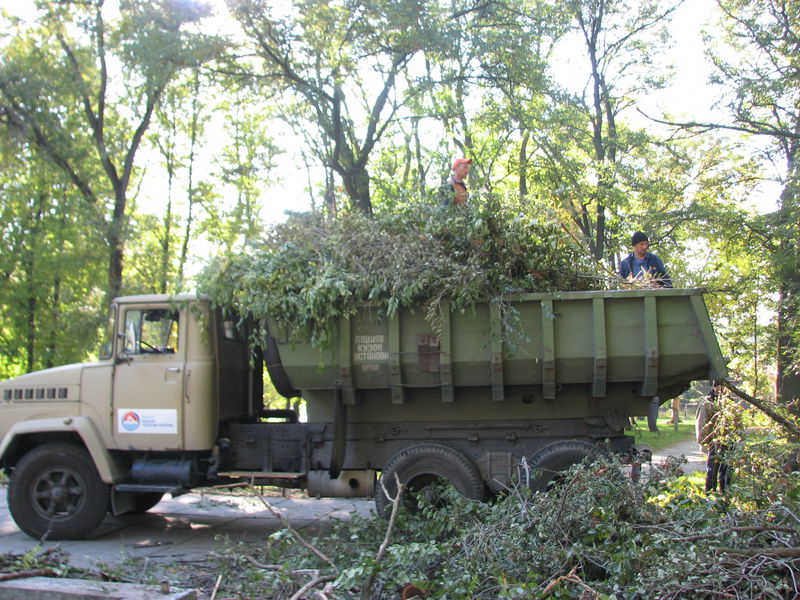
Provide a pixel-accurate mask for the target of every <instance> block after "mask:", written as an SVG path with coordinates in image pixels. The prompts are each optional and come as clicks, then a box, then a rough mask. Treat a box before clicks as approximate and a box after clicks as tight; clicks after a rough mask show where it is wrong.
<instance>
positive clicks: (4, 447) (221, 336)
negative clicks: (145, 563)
mask: <svg viewBox="0 0 800 600" xmlns="http://www.w3.org/2000/svg"><path fill="white" fill-rule="evenodd" d="M217 317H219V319H218V318H217ZM247 333H248V332H247V331H245V330H244V329H243V328H242V327H237V323H236V322H234V321H233V320H224V319H222V318H221V315H220V314H219V313H215V312H214V311H212V310H211V308H210V302H209V301H208V299H207V298H197V297H194V296H177V297H167V296H128V297H122V298H119V299H117V300H115V301H114V303H113V305H112V307H111V316H110V319H109V323H108V329H107V332H106V336H105V340H104V343H103V345H102V349H101V352H100V356H99V358H98V360H97V361H96V362H92V363H84V364H74V365H67V366H62V367H57V368H53V369H47V370H44V371H39V372H35V373H29V374H26V375H22V376H20V377H16V378H14V379H11V380H8V381H3V382H0V415H2V418H0V464H2V466H3V468H4V469H5V470H6V471H7V472H9V473H10V474H11V480H10V484H9V490H8V495H9V508H10V510H11V513H12V515H13V517H14V519H15V521H16V522H17V523H18V525H19V526H20V528H21V529H23V530H24V531H26V532H27V533H29V534H30V535H32V536H33V537H37V538H39V537H43V536H48V537H50V538H71V537H78V536H82V535H85V534H87V533H88V532H90V531H91V530H92V529H94V527H95V526H96V525H97V524H98V523H99V522H100V521H101V520H102V518H103V517H104V515H105V514H106V512H107V511H108V510H111V511H113V512H115V513H119V512H130V511H144V510H147V509H149V508H150V507H151V506H152V505H154V504H155V503H156V502H158V500H159V499H160V498H161V497H162V495H163V494H164V493H166V492H172V493H179V492H180V491H182V490H186V489H189V488H191V487H193V486H194V485H197V484H198V483H199V482H201V481H204V480H205V479H206V473H205V472H207V471H208V470H209V468H210V466H211V463H212V462H213V458H214V453H215V447H216V443H217V440H218V437H219V421H220V419H221V418H222V419H228V420H231V419H244V420H247V419H248V418H249V419H250V420H253V418H252V417H253V414H252V412H253V407H254V405H255V402H253V401H252V400H253V398H255V397H256V396H258V397H259V406H260V395H261V387H260V381H261V373H258V377H254V374H255V369H256V366H255V363H252V364H251V361H250V355H249V351H248V349H247V344H246V335H247ZM220 356H222V357H223V358H221V359H220V358H219V357H220ZM260 366H261V365H260V364H259V365H258V368H259V369H260ZM255 380H257V382H256V381H255ZM221 387H223V388H224V389H222V390H221ZM220 400H223V401H229V402H228V403H227V404H226V405H225V406H224V407H222V406H220ZM248 412H250V414H249V415H248Z"/></svg>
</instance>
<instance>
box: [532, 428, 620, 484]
mask: <svg viewBox="0 0 800 600" xmlns="http://www.w3.org/2000/svg"><path fill="white" fill-rule="evenodd" d="M603 456H606V452H605V450H603V449H602V448H600V447H598V446H595V445H594V444H589V443H587V442H579V441H577V440H563V441H560V442H553V443H552V444H548V445H547V446H545V447H544V448H542V449H541V450H539V451H538V452H537V453H536V454H534V455H533V456H532V457H531V459H530V461H529V465H530V469H531V475H530V478H529V485H530V488H531V489H532V490H533V491H535V492H545V491H547V490H549V489H550V488H552V487H553V486H554V485H557V484H558V482H559V480H560V479H561V475H562V472H563V471H566V470H567V469H569V468H570V467H571V466H572V465H575V464H578V463H580V462H583V461H584V460H586V461H588V462H592V461H595V460H597V459H598V458H601V457H603Z"/></svg>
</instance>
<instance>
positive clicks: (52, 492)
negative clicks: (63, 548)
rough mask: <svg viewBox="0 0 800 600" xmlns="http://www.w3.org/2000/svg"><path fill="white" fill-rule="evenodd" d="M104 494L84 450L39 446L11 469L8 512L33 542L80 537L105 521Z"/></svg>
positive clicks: (106, 494)
mask: <svg viewBox="0 0 800 600" xmlns="http://www.w3.org/2000/svg"><path fill="white" fill-rule="evenodd" d="M109 494H110V491H109V486H108V485H106V484H105V483H103V481H102V480H101V479H100V475H99V474H98V473H97V468H96V467H95V466H94V462H93V461H92V458H91V457H90V456H89V454H88V452H86V451H85V450H84V449H83V448H81V447H79V446H76V445H74V444H63V443H52V444H44V445H42V446H39V447H37V448H34V449H33V450H31V451H30V452H28V453H27V454H26V455H25V456H23V457H22V458H21V459H20V461H19V462H18V463H17V465H16V466H15V467H14V472H13V473H12V475H11V480H10V482H9V485H8V508H9V510H10V512H11V516H12V517H13V518H14V521H15V522H16V523H17V525H18V526H19V528H20V529H21V530H22V531H24V532H25V533H27V534H28V535H29V536H31V537H33V538H36V539H49V540H70V539H80V538H84V537H86V536H87V535H88V534H90V533H91V532H92V531H93V530H94V529H95V528H96V527H97V526H98V525H99V524H100V522H101V521H102V520H103V517H105V515H106V512H107V511H108V506H109Z"/></svg>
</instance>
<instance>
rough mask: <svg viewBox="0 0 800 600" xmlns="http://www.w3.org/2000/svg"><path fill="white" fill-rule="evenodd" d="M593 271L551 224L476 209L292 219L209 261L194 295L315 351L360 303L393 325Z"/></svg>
mask: <svg viewBox="0 0 800 600" xmlns="http://www.w3.org/2000/svg"><path fill="white" fill-rule="evenodd" d="M596 269H597V268H596V266H595V265H594V264H593V262H592V261H591V260H590V259H589V258H588V257H587V256H586V255H585V253H584V252H583V251H582V250H581V249H580V248H579V247H578V245H577V244H576V243H575V242H574V241H573V240H572V238H570V237H569V236H568V235H566V234H565V233H564V231H563V230H562V229H561V228H560V227H559V226H558V225H557V224H556V223H555V221H553V220H549V219H548V220H544V219H541V218H539V217H538V216H536V215H531V214H525V213H521V212H519V210H512V209H509V208H507V207H504V206H502V205H501V204H500V203H499V202H497V201H493V200H491V199H487V200H486V201H485V202H483V203H480V204H473V205H471V206H470V207H469V208H464V207H449V208H442V207H430V206H421V207H414V208H410V209H405V210H404V211H403V212H398V213H392V214H384V215H378V216H375V217H366V216H363V215H360V214H355V213H353V214H347V215H344V216H341V217H340V218H338V219H336V220H333V221H330V222H323V221H322V220H321V218H320V217H319V215H314V214H304V215H296V216H293V217H291V218H290V219H289V220H288V221H287V222H286V223H283V224H280V225H276V226H274V227H273V228H272V229H271V230H270V231H268V233H267V235H266V236H265V237H264V239H263V240H261V241H260V242H259V243H257V244H253V245H251V246H249V247H247V248H245V249H244V250H243V251H242V252H240V253H239V254H236V255H228V256H223V257H220V258H217V259H215V260H213V261H212V262H211V263H210V264H209V265H208V266H207V268H206V269H205V270H204V272H203V273H202V274H201V276H200V279H199V289H200V291H202V292H205V293H207V294H209V295H210V296H211V297H212V298H214V300H215V302H216V303H217V304H218V305H220V306H222V307H224V308H226V309H230V310H232V311H234V312H236V313H238V314H244V315H252V316H254V317H255V318H256V320H257V321H258V322H262V323H263V322H264V321H265V319H266V318H272V319H275V320H276V321H277V322H278V324H279V325H280V326H282V327H283V328H285V329H286V330H287V331H288V332H289V333H293V332H303V333H304V334H308V333H310V335H311V341H312V342H314V343H317V344H323V345H324V343H325V342H326V340H327V335H328V332H329V327H330V325H331V324H332V323H333V322H334V321H335V319H337V318H338V317H340V316H345V315H350V314H353V313H354V311H355V310H356V308H357V307H358V306H359V305H361V304H364V303H368V304H371V305H373V306H375V307H376V308H377V309H378V310H380V311H382V312H384V313H385V314H388V315H392V314H394V313H395V312H396V311H398V310H400V309H403V308H411V309H414V310H420V311H424V312H425V314H426V315H427V316H428V318H429V321H431V323H432V325H434V329H435V320H436V315H437V314H438V307H439V304H440V303H441V302H443V301H448V302H450V303H451V306H452V308H453V309H455V310H465V309H468V308H470V307H471V306H473V305H474V304H475V303H476V302H479V301H485V300H487V299H493V298H498V297H507V296H508V295H511V294H515V293H522V292H541V291H554V290H579V289H589V288H591V287H596V285H597V279H596V278H594V277H592V275H593V274H594V273H595V272H596Z"/></svg>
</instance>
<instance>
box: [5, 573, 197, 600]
mask: <svg viewBox="0 0 800 600" xmlns="http://www.w3.org/2000/svg"><path fill="white" fill-rule="evenodd" d="M41 598H47V599H48V600H101V599H102V600H196V599H197V592H196V591H195V590H184V589H180V590H178V589H174V590H169V589H168V588H167V589H166V590H164V589H162V588H161V587H159V586H153V585H137V584H133V583H109V582H106V581H87V580H85V579H66V578H59V579H55V578H52V577H29V578H27V579H15V580H12V581H2V582H0V600H40V599H41Z"/></svg>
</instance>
